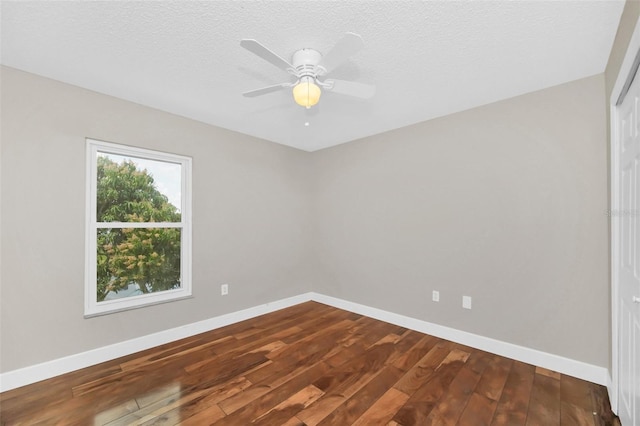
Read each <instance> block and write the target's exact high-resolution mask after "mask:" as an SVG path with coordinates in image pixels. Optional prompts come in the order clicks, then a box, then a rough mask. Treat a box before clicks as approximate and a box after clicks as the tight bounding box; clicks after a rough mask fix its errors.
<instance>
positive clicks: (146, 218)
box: [85, 139, 191, 316]
mask: <svg viewBox="0 0 640 426" xmlns="http://www.w3.org/2000/svg"><path fill="white" fill-rule="evenodd" d="M86 229H87V255H86V280H85V281H86V284H85V316H93V315H99V314H104V313H109V312H114V311H120V310H123V309H131V308H135V307H140V306H144V305H149V304H156V303H161V302H166V301H170V300H175V299H180V298H184V297H189V296H191V158H188V157H183V156H179V155H174V154H165V153H161V152H156V151H150V150H146V149H140V148H133V147H127V146H122V145H115V144H111V143H107V142H100V141H95V140H90V139H87V228H86Z"/></svg>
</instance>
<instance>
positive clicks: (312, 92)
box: [293, 77, 322, 108]
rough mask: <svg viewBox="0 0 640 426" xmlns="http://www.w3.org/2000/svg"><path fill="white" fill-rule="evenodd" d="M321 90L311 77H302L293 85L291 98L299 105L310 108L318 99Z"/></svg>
mask: <svg viewBox="0 0 640 426" xmlns="http://www.w3.org/2000/svg"><path fill="white" fill-rule="evenodd" d="M321 94H322V91H321V90H320V87H319V86H318V85H317V84H315V82H314V80H313V78H312V77H302V78H301V79H300V82H299V83H298V84H296V85H295V86H294V87H293V99H294V100H295V101H296V103H297V104H298V105H300V106H303V107H305V108H311V107H312V106H314V105H315V104H317V103H318V101H319V100H320V95H321Z"/></svg>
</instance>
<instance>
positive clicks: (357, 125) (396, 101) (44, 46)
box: [1, 0, 624, 151]
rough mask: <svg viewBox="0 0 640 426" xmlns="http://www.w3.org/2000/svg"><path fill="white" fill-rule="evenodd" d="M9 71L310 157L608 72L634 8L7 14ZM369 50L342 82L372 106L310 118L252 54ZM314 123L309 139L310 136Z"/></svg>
mask: <svg viewBox="0 0 640 426" xmlns="http://www.w3.org/2000/svg"><path fill="white" fill-rule="evenodd" d="M1 7H2V9H1V14H2V18H1V19H2V21H1V23H2V28H1V35H2V51H1V60H2V64H4V65H7V66H10V67H14V68H18V69H22V70H25V71H29V72H32V73H35V74H40V75H43V76H46V77H50V78H53V79H56V80H60V81H63V82H67V83H71V84H74V85H77V86H80V87H85V88H88V89H91V90H95V91H97V92H101V93H106V94H109V95H112V96H116V97H119V98H123V99H126V100H129V101H133V102H137V103H140V104H143V105H148V106H151V107H154V108H158V109H161V110H164V111H168V112H172V113H175V114H179V115H182V116H185V117H190V118H193V119H196V120H199V121H203V122H206V123H210V124H213V125H216V126H220V127H224V128H227V129H231V130H235V131H238V132H241V133H246V134H249V135H253V136H257V137H260V138H264V139H267V140H270V141H273V142H277V143H281V144H285V145H289V146H293V147H296V148H300V149H303V150H306V151H314V150H317V149H321V148H325V147H329V146H333V145H337V144H340V143H344V142H348V141H352V140H354V139H358V138H362V137H365V136H369V135H373V134H377V133H381V132H384V131H387V130H391V129H395V128H399V127H402V126H406V125H409V124H413V123H417V122H420V121H424V120H428V119H431V118H434V117H438V116H442V115H446V114H450V113H453V112H457V111H462V110H465V109H469V108H473V107H476V106H479V105H483V104H487V103H490V102H494V101H497V100H500V99H505V98H509V97H512V96H517V95H520V94H523V93H527V92H531V91H535V90H539V89H542V88H545V87H550V86H554V85H557V84H561V83H564V82H568V81H571V80H575V79H579V78H582V77H587V76H590V75H594V74H598V73H601V72H603V71H604V69H605V66H606V63H607V60H608V57H609V52H610V50H611V46H612V44H613V39H614V37H615V34H616V30H617V27H618V23H619V20H620V16H621V13H622V9H623V7H624V1H623V0H609V1H586V0H582V1H460V2H458V1H420V2H419V1H406V2H398V1H355V0H350V1H339V2H328V1H296V2H292V1H288V2H285V1H282V2H272V1H242V2H240V1H208V2H195V1H194V2H187V1H160V2H147V1H145V2H134V1H127V2H116V1H112V2H109V1H104V2H94V1H69V2H54V1H41V2H31V1H17V2H11V1H2V4H1ZM348 31H350V32H355V33H357V34H360V35H361V36H362V38H363V39H364V42H365V48H364V49H363V50H362V51H360V52H359V53H358V54H356V55H355V56H354V57H353V58H352V59H351V60H350V61H349V62H347V63H345V65H344V66H342V67H340V68H338V69H336V70H335V71H334V72H333V73H332V74H331V76H332V77H335V78H339V79H345V80H356V81H360V82H364V83H374V84H375V85H376V86H377V93H376V96H375V97H374V98H373V99H370V100H366V101H365V100H358V99H354V98H349V97H345V96H341V95H338V94H334V93H324V94H323V96H322V98H321V99H320V103H319V104H318V105H317V106H316V107H313V108H312V109H310V110H305V109H304V108H302V107H300V106H298V105H296V104H295V103H294V102H293V99H292V97H291V94H290V92H289V91H283V92H278V93H272V94H269V95H265V96H262V97H259V98H245V97H243V96H241V93H242V92H244V91H248V90H251V89H256V88H259V87H263V86H267V85H271V84H276V83H281V82H285V81H289V77H288V76H287V74H286V73H285V72H284V71H281V70H279V69H278V68H276V67H274V66H273V65H271V64H269V63H268V62H265V61H264V60H262V59H260V58H259V57H257V56H255V55H253V54H251V53H250V52H248V51H247V50H245V49H243V48H241V47H240V40H241V39H243V38H254V39H256V40H258V41H260V42H261V43H262V44H264V45H266V46H267V47H269V48H270V49H271V50H273V51H274V52H276V53H278V54H279V55H281V56H282V57H284V58H285V59H287V60H290V57H291V54H292V53H293V52H294V51H296V50H298V49H301V48H303V47H312V48H314V49H316V50H319V51H320V52H327V51H328V50H329V49H330V48H331V47H332V46H333V44H334V43H335V42H336V41H337V40H339V39H340V38H341V37H342V36H343V34H344V33H345V32H348ZM306 122H308V123H309V125H308V126H305V125H304V124H305V123H306Z"/></svg>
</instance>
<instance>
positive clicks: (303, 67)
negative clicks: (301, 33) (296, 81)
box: [292, 49, 322, 77]
mask: <svg viewBox="0 0 640 426" xmlns="http://www.w3.org/2000/svg"><path fill="white" fill-rule="evenodd" d="M321 59H322V54H321V53H320V52H318V51H317V50H314V49H300V50H298V51H296V52H295V53H294V54H293V58H292V62H293V64H292V65H293V66H294V67H295V69H296V72H297V74H298V77H302V76H313V77H315V76H316V74H317V71H318V70H317V66H318V64H319V63H320V60H321Z"/></svg>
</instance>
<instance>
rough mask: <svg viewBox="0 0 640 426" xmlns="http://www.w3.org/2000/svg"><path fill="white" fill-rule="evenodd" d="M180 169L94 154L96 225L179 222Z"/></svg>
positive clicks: (168, 164) (165, 164) (171, 165)
mask: <svg viewBox="0 0 640 426" xmlns="http://www.w3.org/2000/svg"><path fill="white" fill-rule="evenodd" d="M181 167H182V166H181V165H180V164H176V163H169V162H166V161H159V160H149V159H143V158H136V157H128V156H123V155H117V154H107V153H103V152H98V158H97V170H96V177H97V182H96V184H97V187H96V192H97V194H96V196H97V200H96V201H97V211H96V217H97V221H98V222H180V207H181V205H182V204H181V196H182V194H181V189H182V180H181V179H182V173H181Z"/></svg>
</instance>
